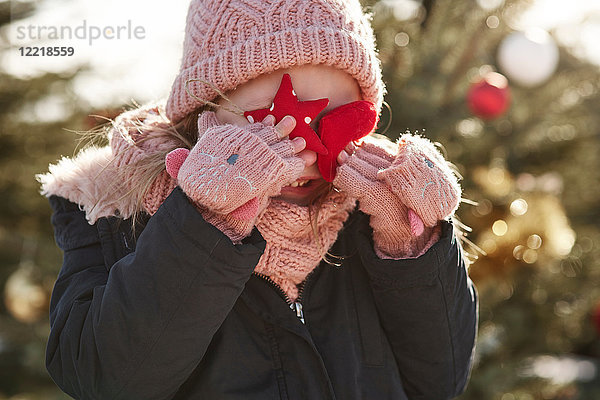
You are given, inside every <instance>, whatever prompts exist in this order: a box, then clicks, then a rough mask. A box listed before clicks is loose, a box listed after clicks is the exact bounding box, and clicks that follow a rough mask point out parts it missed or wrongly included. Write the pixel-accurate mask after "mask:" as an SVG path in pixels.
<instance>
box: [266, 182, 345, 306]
mask: <svg viewBox="0 0 600 400" xmlns="http://www.w3.org/2000/svg"><path fill="white" fill-rule="evenodd" d="M355 204H356V201H355V200H354V199H350V198H348V197H347V196H345V195H343V194H341V193H336V192H334V193H332V194H330V195H329V196H328V197H327V199H326V201H325V202H324V203H323V205H322V206H321V208H320V209H319V212H318V215H315V214H316V213H315V212H313V215H312V218H316V219H317V223H316V225H317V232H314V229H313V226H312V224H311V216H310V215H309V209H308V207H302V206H298V205H296V204H291V203H287V202H284V201H281V200H272V201H271V203H270V205H269V207H267V209H266V210H265V212H264V213H263V215H262V216H261V217H260V218H259V220H258V222H257V224H256V227H257V228H258V230H259V231H260V233H261V234H262V236H263V237H264V238H265V240H266V241H267V247H266V249H265V252H264V254H263V255H262V257H261V258H260V260H259V262H258V265H257V266H256V268H255V272H257V273H259V274H263V275H266V276H268V277H269V278H271V280H272V281H273V282H275V283H276V284H277V285H278V286H279V287H281V289H282V290H283V291H284V292H285V294H286V295H287V297H288V298H289V300H290V301H295V300H296V299H297V298H298V287H297V285H298V284H300V283H301V282H302V281H304V279H305V278H306V277H307V276H308V274H309V273H310V272H311V271H312V270H313V269H315V267H316V266H317V265H319V263H320V262H321V260H322V259H323V257H324V256H325V254H326V253H327V251H328V250H329V248H330V247H331V246H332V245H333V243H334V242H335V240H336V238H337V236H338V233H339V231H340V229H341V228H342V226H343V224H344V222H345V221H346V219H347V218H348V216H349V214H350V211H352V209H353V208H354V206H355Z"/></svg>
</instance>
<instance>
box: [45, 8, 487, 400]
mask: <svg viewBox="0 0 600 400" xmlns="http://www.w3.org/2000/svg"><path fill="white" fill-rule="evenodd" d="M383 93H384V86H383V83H382V81H381V71H380V65H379V62H378V60H377V57H376V52H375V47H374V40H373V33H372V30H371V27H370V25H369V23H368V20H367V18H366V16H365V15H364V14H363V13H362V11H361V8H360V5H359V4H358V1H342V0H303V1H300V0H282V1H276V0H270V1H264V0H261V1H258V0H193V1H192V3H191V5H190V9H189V14H188V18H187V25H186V37H185V42H184V53H183V60H182V66H181V71H180V73H179V75H178V76H177V78H176V80H175V82H174V84H173V88H172V91H171V94H170V96H169V98H168V100H167V101H166V105H163V104H162V103H159V104H156V105H149V106H144V107H140V108H139V109H136V110H132V111H129V112H126V113H124V114H122V115H121V116H120V117H118V118H117V119H116V121H115V122H114V123H113V127H112V129H111V130H110V133H109V145H108V146H106V147H101V148H96V147H91V148H88V149H86V150H84V151H83V152H81V153H80V154H79V155H78V156H77V157H75V158H74V159H63V160H61V161H60V162H59V163H58V164H57V165H53V166H50V172H49V173H48V174H46V175H43V176H41V177H40V180H41V182H42V192H43V193H44V194H45V195H46V196H48V197H49V199H50V204H51V205H52V207H53V210H54V215H53V217H52V222H53V225H54V228H55V235H56V240H57V243H58V245H59V246H60V247H61V249H62V250H63V251H64V263H63V267H62V270H61V271H60V274H59V276H58V279H57V282H56V285H55V288H54V291H53V295H52V301H51V310H50V320H51V332H50V337H49V340H48V347H47V368H48V371H49V372H50V374H51V376H52V378H53V379H54V380H55V382H56V383H57V384H58V385H59V386H60V387H61V388H62V390H64V391H65V392H66V393H68V394H70V395H71V396H73V397H74V398H77V399H128V400H131V399H211V400H212V399H436V400H439V399H448V398H452V397H454V396H456V395H458V394H459V393H461V392H462V391H463V389H464V387H465V385H466V382H467V379H468V376H469V371H470V367H471V360H472V355H473V346H474V340H475V332H476V319H477V301H476V295H475V290H474V288H473V286H472V283H471V282H470V280H469V278H468V277H467V273H466V268H465V262H464V260H463V256H462V251H461V248H460V246H459V244H458V242H457V240H456V238H455V233H454V229H453V225H452V223H451V222H449V217H450V216H451V215H452V214H453V212H454V211H455V209H456V207H457V205H458V202H459V199H460V188H459V186H458V183H457V180H456V178H455V176H454V175H453V174H452V172H451V170H450V169H449V167H448V165H447V163H446V161H445V160H444V159H443V158H442V156H441V155H440V154H439V153H438V152H437V150H436V149H435V148H434V147H433V145H432V144H431V143H430V142H429V141H427V140H426V139H424V138H421V137H415V136H410V135H405V136H403V137H402V138H401V139H400V141H399V142H398V143H396V144H392V143H390V142H389V141H387V139H385V138H383V137H380V136H376V135H369V136H367V137H366V138H364V140H362V142H359V141H356V139H358V138H360V137H361V136H364V135H365V134H367V133H370V132H371V131H372V130H373V128H374V125H375V122H376V118H377V115H378V113H379V111H380V108H381V104H382V97H383ZM354 142H356V144H355V143H354ZM342 149H343V150H342Z"/></svg>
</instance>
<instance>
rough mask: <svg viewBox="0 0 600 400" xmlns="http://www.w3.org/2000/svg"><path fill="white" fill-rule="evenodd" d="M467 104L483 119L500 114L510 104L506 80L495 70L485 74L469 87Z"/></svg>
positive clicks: (492, 117)
mask: <svg viewBox="0 0 600 400" xmlns="http://www.w3.org/2000/svg"><path fill="white" fill-rule="evenodd" d="M467 105H468V106H469V109H470V110H471V112H472V113H473V114H475V115H476V116H478V117H481V118H483V119H488V120H489V119H494V118H497V117H499V116H501V115H502V114H504V113H505V112H506V110H507V109H508V107H509V105H510V90H509V88H508V80H507V79H506V78H505V77H504V75H501V74H499V73H497V72H490V73H488V74H486V75H485V76H484V77H483V79H482V80H480V81H479V82H476V83H474V84H473V85H472V86H471V87H470V88H469V91H468V93H467Z"/></svg>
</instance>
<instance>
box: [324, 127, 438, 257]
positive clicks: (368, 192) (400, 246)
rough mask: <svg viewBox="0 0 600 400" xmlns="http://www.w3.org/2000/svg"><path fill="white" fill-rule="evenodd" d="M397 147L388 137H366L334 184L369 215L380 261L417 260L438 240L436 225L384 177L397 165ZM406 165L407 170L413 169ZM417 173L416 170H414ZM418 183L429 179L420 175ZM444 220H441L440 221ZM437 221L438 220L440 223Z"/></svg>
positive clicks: (420, 208) (345, 163) (340, 169)
mask: <svg viewBox="0 0 600 400" xmlns="http://www.w3.org/2000/svg"><path fill="white" fill-rule="evenodd" d="M390 146H393V147H395V146H394V145H392V144H391V143H390V142H389V141H387V140H386V139H385V138H379V139H378V138H375V137H373V136H370V137H367V138H365V140H364V142H363V144H362V145H361V146H360V147H359V148H358V149H357V150H356V151H355V153H354V154H353V155H352V156H350V157H349V158H348V159H347V161H346V162H344V163H343V164H342V165H341V166H340V167H339V168H338V172H337V176H336V178H335V180H334V182H333V183H334V185H335V186H337V187H338V188H340V189H341V190H343V191H345V192H347V193H348V194H349V195H350V196H352V197H355V198H357V199H358V200H359V203H360V209H361V210H362V211H363V212H365V213H367V214H369V215H370V216H371V218H370V224H371V227H372V228H373V241H374V244H375V251H376V253H377V254H378V256H379V257H381V258H396V259H398V258H407V257H417V256H419V255H421V254H423V253H424V252H425V251H427V250H428V249H429V247H431V246H432V245H433V244H434V243H435V242H436V241H437V240H438V238H439V234H440V229H439V226H438V225H437V224H436V223H433V224H425V223H424V222H423V219H422V217H421V214H420V212H421V210H422V208H423V206H422V205H420V207H419V208H413V207H412V206H409V205H408V204H405V203H404V200H403V197H402V196H400V195H398V193H397V192H395V191H394V187H395V186H392V185H390V184H389V182H387V181H386V180H384V179H381V176H382V174H383V173H384V172H385V171H388V170H389V169H390V168H393V167H394V165H395V163H396V162H397V157H396V155H395V154H394V153H395V152H396V150H395V149H393V148H390ZM410 167H411V166H410V165H406V168H407V169H411V168H410ZM412 172H413V174H415V173H416V171H415V170H413V171H412ZM416 176H417V177H416V178H415V179H417V180H423V179H427V178H428V177H429V176H428V175H426V176H419V174H418V173H416ZM440 219H441V218H440ZM437 221H438V220H436V222H437Z"/></svg>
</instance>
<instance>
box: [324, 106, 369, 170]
mask: <svg viewBox="0 0 600 400" xmlns="http://www.w3.org/2000/svg"><path fill="white" fill-rule="evenodd" d="M375 125H377V110H375V105H374V104H373V103H371V102H369V101H364V100H360V101H353V102H352V103H348V104H344V105H342V106H339V107H338V108H335V109H333V110H331V111H330V112H328V113H327V114H325V115H324V116H323V118H321V121H319V136H320V137H321V140H322V141H323V144H324V145H325V147H327V150H329V153H328V154H325V155H319V157H318V159H317V165H318V166H319V171H320V172H321V175H323V178H325V180H326V181H327V182H331V181H333V178H335V173H336V170H337V156H338V154H340V151H342V150H343V149H344V147H346V145H348V143H350V142H351V141H353V140H358V139H360V138H363V137H365V136H367V135H368V134H369V133H371V132H372V131H373V129H375Z"/></svg>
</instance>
